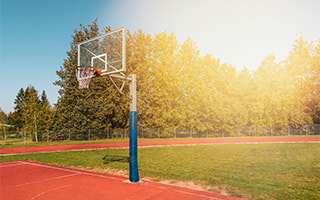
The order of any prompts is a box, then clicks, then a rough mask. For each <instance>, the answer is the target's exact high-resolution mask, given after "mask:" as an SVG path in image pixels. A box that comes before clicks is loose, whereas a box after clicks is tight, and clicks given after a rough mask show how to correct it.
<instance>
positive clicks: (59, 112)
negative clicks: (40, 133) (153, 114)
mask: <svg viewBox="0 0 320 200" xmlns="http://www.w3.org/2000/svg"><path fill="white" fill-rule="evenodd" d="M103 31H104V32H108V31H110V27H106V28H104V29H103ZM99 34H100V32H99V28H98V26H97V20H95V21H94V22H93V23H92V24H91V25H88V27H86V26H83V25H81V24H80V30H75V33H74V35H73V36H72V38H73V41H72V42H71V43H70V46H71V50H70V51H68V52H67V56H68V57H67V58H66V59H65V61H64V63H63V66H62V67H60V70H59V71H57V75H58V76H59V80H57V81H55V82H54V85H57V86H59V87H60V88H61V89H60V90H59V95H60V97H59V99H58V102H57V104H56V107H55V115H54V119H53V128H54V129H56V130H62V129H83V130H87V129H89V128H90V129H101V128H118V127H125V126H127V122H128V120H127V119H128V115H129V114H127V113H128V112H129V110H128V101H127V99H126V97H123V96H121V95H120V94H119V93H118V92H117V90H116V89H115V88H114V87H113V86H112V83H110V81H109V80H108V78H107V77H100V78H95V79H92V80H91V82H90V87H89V88H88V89H82V90H80V89H78V82H77V79H76V75H75V67H76V66H77V61H78V59H77V58H78V52H77V44H78V43H79V42H82V41H84V40H87V39H90V38H93V37H96V36H98V35H99Z"/></svg>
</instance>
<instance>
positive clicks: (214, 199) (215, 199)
mask: <svg viewBox="0 0 320 200" xmlns="http://www.w3.org/2000/svg"><path fill="white" fill-rule="evenodd" d="M174 191H176V192H180V193H182V194H187V195H193V196H198V197H204V198H208V199H212V200H223V199H221V198H218V197H210V196H206V195H203V194H196V193H190V192H185V191H180V190H174Z"/></svg>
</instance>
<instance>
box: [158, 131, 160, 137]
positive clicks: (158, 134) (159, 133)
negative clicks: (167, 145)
mask: <svg viewBox="0 0 320 200" xmlns="http://www.w3.org/2000/svg"><path fill="white" fill-rule="evenodd" d="M158 139H160V128H158Z"/></svg>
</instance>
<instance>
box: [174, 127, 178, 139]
mask: <svg viewBox="0 0 320 200" xmlns="http://www.w3.org/2000/svg"><path fill="white" fill-rule="evenodd" d="M176 138H177V128H176V127H174V139H176Z"/></svg>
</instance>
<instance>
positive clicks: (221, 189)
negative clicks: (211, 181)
mask: <svg viewBox="0 0 320 200" xmlns="http://www.w3.org/2000/svg"><path fill="white" fill-rule="evenodd" d="M143 180H147V181H155V182H159V183H162V184H167V185H173V186H177V187H183V188H189V189H193V190H198V191H205V192H214V193H217V194H222V195H225V196H231V195H232V192H230V191H229V190H228V186H227V185H222V186H221V185H219V186H212V185H206V184H205V183H204V182H200V181H199V182H194V181H177V180H158V179H154V178H150V177H143Z"/></svg>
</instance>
